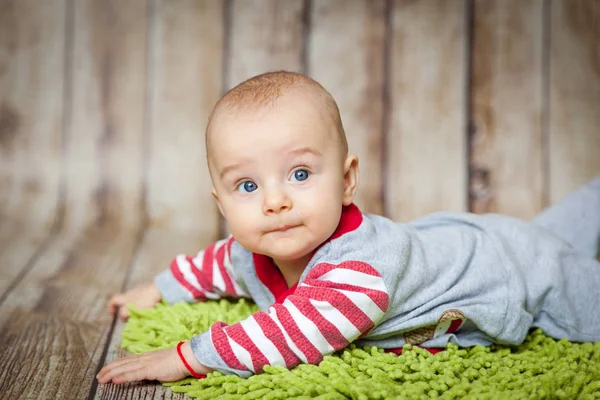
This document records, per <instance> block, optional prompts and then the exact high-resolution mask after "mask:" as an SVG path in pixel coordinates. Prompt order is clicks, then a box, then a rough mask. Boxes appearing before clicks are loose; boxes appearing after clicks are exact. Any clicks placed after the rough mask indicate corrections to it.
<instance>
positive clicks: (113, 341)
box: [95, 229, 212, 399]
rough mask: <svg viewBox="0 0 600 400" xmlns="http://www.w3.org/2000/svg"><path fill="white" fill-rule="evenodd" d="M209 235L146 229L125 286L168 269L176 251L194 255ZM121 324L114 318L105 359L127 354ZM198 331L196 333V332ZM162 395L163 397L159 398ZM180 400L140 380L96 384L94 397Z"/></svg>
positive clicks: (159, 386)
mask: <svg viewBox="0 0 600 400" xmlns="http://www.w3.org/2000/svg"><path fill="white" fill-rule="evenodd" d="M211 242H212V240H211V238H210V237H206V236H204V237H203V236H201V235H198V234H189V233H187V232H176V231H170V232H167V231H164V230H154V229H153V230H148V231H147V232H146V234H145V235H144V240H143V242H142V244H141V246H140V249H139V251H138V252H137V255H136V259H135V262H134V264H133V267H132V270H131V276H130V279H129V281H128V286H127V289H129V288H132V287H134V286H136V285H139V284H142V283H147V282H150V281H152V280H153V278H154V277H155V276H156V275H158V274H159V273H160V272H162V271H163V270H165V269H166V268H168V266H169V264H170V262H171V260H172V259H173V258H175V256H177V255H178V254H188V255H195V254H197V252H198V251H199V250H202V249H204V248H206V247H207V246H208V245H209V244H211ZM124 326H125V323H124V322H123V321H118V322H117V324H116V326H115V330H114V331H113V334H112V336H111V338H110V341H109V343H108V346H109V347H108V352H107V356H106V362H107V363H108V362H111V361H114V360H116V359H118V358H120V357H123V356H126V355H128V354H129V353H128V352H127V351H125V350H123V349H122V348H121V342H122V341H121V333H122V332H123V328H124ZM198 333H200V332H198ZM163 396H164V397H163ZM125 397H127V398H130V399H162V398H166V399H183V398H184V396H183V394H177V393H173V392H172V391H171V389H168V388H165V387H162V386H161V385H160V383H158V382H143V383H139V384H130V385H114V384H105V385H99V386H98V391H97V392H96V394H95V398H97V399H122V398H125Z"/></svg>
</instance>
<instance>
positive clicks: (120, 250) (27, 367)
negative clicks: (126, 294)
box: [0, 225, 138, 398]
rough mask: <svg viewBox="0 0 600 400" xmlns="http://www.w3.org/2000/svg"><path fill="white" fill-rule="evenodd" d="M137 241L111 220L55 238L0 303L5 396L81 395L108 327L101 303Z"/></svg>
mask: <svg viewBox="0 0 600 400" xmlns="http://www.w3.org/2000/svg"><path fill="white" fill-rule="evenodd" d="M137 242H138V238H137V237H136V236H135V235H133V234H132V232H129V231H122V230H119V229H115V226H114V225H113V226H109V225H104V226H101V227H100V226H96V227H93V226H91V227H90V228H88V229H87V230H84V231H77V230H73V231H70V232H65V233H63V234H61V235H59V236H58V237H56V239H55V240H54V241H53V245H52V246H51V247H50V248H49V249H48V250H47V251H46V252H45V253H44V254H43V255H42V256H41V257H40V258H39V260H38V261H37V262H36V263H35V265H34V267H33V269H32V271H31V272H30V273H29V274H28V275H27V276H26V278H25V279H24V280H23V281H22V282H21V283H19V285H17V287H15V288H14V289H13V290H12V291H11V293H10V295H9V296H8V297H7V298H6V300H5V301H4V303H3V304H2V312H1V313H0V326H2V329H1V330H0V342H1V343H2V344H3V345H2V348H0V390H1V391H2V393H3V394H6V396H7V398H43V397H51V398H57V396H59V394H61V393H62V394H63V395H64V396H65V397H70V398H85V397H86V396H87V394H88V391H89V388H90V387H91V385H92V382H93V379H94V376H95V373H96V366H97V365H98V363H99V359H100V356H101V354H102V351H103V349H104V346H105V344H106V340H107V338H108V335H107V333H108V330H109V327H110V324H111V319H110V317H109V316H108V315H107V312H106V300H107V298H108V295H109V293H110V291H112V290H114V288H115V287H118V286H120V285H122V282H123V281H124V279H125V275H126V271H127V268H128V266H129V265H130V263H131V260H132V258H133V254H134V251H135V247H136V244H137ZM41 370H43V371H44V373H43V374H41V373H39V371H41ZM66 393H68V395H66Z"/></svg>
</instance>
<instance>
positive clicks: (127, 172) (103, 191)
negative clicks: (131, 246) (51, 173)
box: [65, 0, 146, 229]
mask: <svg viewBox="0 0 600 400" xmlns="http://www.w3.org/2000/svg"><path fill="white" fill-rule="evenodd" d="M127 18H132V19H131V20H127ZM73 39H74V44H73V46H74V53H73V69H72V71H73V105H72V108H73V110H72V113H71V118H70V131H69V133H68V136H67V139H66V146H65V147H66V152H67V157H66V160H65V161H66V168H65V177H66V186H67V188H66V190H67V196H66V221H65V224H66V225H67V226H81V225H86V224H88V223H103V222H104V221H107V220H111V221H118V223H119V224H120V225H121V226H123V227H133V228H134V229H135V228H136V227H137V226H138V225H139V224H140V220H141V217H142V215H143V213H142V184H143V173H142V167H143V164H142V157H143V155H144V152H143V149H144V111H145V110H144V106H145V104H144V99H145V96H146V87H145V79H146V78H145V75H146V74H145V63H146V1H145V0H135V1H133V2H126V3H120V2H105V1H98V0H88V1H85V2H76V3H75V27H74V33H73Z"/></svg>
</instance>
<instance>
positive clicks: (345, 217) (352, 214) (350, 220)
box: [252, 204, 363, 303]
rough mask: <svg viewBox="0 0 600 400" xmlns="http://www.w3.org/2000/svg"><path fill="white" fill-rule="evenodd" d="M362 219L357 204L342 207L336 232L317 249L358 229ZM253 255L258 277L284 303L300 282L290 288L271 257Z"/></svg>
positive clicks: (277, 299)
mask: <svg viewBox="0 0 600 400" xmlns="http://www.w3.org/2000/svg"><path fill="white" fill-rule="evenodd" d="M362 221H363V215H362V213H361V212H360V210H359V209H358V207H356V205H354V204H350V205H349V206H344V207H342V215H341V217H340V222H339V224H338V226H337V228H336V229H335V232H333V235H331V236H330V237H329V239H327V240H326V241H325V242H323V243H322V244H321V245H320V246H319V247H318V248H317V250H318V249H319V248H320V247H321V246H323V245H324V244H325V243H328V242H329V241H331V240H333V239H337V238H339V237H340V236H342V235H344V234H346V233H348V232H352V231H354V230H356V229H357V228H358V227H359V226H360V224H361V223H362ZM315 252H316V250H315ZM252 257H253V259H254V268H255V270H256V275H257V276H258V279H260V281H261V282H262V283H263V285H265V286H266V287H267V288H268V289H269V290H270V291H271V293H273V296H274V297H275V302H276V303H282V302H283V301H284V300H285V299H286V297H288V296H289V295H290V294H292V293H294V291H295V290H296V287H297V286H298V284H297V283H296V284H295V285H293V286H292V287H290V288H288V286H287V283H286V281H285V279H284V277H283V275H282V274H281V271H279V268H277V266H276V265H275V264H274V263H273V261H272V260H271V258H270V257H267V256H265V255H263V254H257V253H252Z"/></svg>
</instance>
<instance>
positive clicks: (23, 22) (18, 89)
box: [0, 0, 66, 301]
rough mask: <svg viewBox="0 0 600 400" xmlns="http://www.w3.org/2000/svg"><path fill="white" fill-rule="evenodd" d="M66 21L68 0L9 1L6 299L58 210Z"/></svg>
mask: <svg viewBox="0 0 600 400" xmlns="http://www.w3.org/2000/svg"><path fill="white" fill-rule="evenodd" d="M65 18H66V2H65V1H62V0H56V1H53V2H44V3H42V4H39V2H36V1H8V2H3V4H2V11H1V12H0V299H1V298H2V297H3V295H4V294H5V292H6V290H7V289H8V288H9V287H10V285H11V284H12V283H13V282H14V280H15V279H16V278H17V277H18V276H19V275H20V274H21V273H22V272H23V271H24V270H23V268H24V267H25V266H26V264H27V263H28V262H29V261H30V260H31V258H32V257H33V256H34V254H35V253H36V251H37V250H38V249H39V248H40V245H41V244H42V243H43V242H44V240H45V239H47V238H48V237H49V234H50V230H51V228H52V226H53V224H54V221H55V217H56V213H57V207H58V196H59V177H60V160H61V156H60V155H61V141H62V131H63V124H64V101H63V92H64V69H65V61H64V60H65V44H64V43H65ZM0 301H1V300H0Z"/></svg>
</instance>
